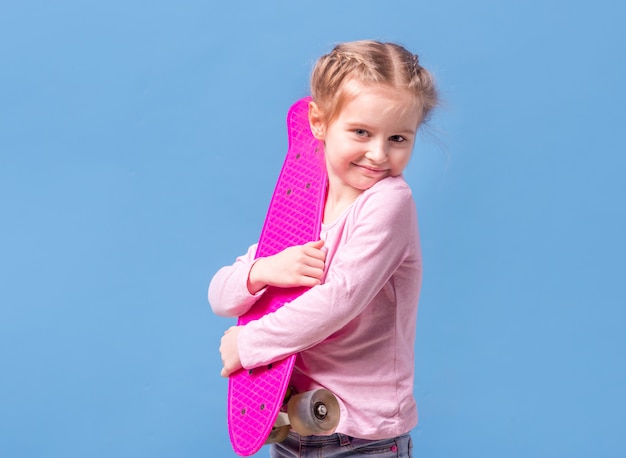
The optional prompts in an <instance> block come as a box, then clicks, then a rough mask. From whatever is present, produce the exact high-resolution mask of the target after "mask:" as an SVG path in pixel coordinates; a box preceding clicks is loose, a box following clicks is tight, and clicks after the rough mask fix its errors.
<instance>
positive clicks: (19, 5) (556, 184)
mask: <svg viewBox="0 0 626 458" xmlns="http://www.w3.org/2000/svg"><path fill="white" fill-rule="evenodd" d="M624 5H625V4H624V3H623V2H620V1H618V0H615V1H608V0H598V1H595V2H581V1H566V0H559V1H557V0H547V1H546V0H541V1H539V0H530V1H511V2H499V1H493V0H492V1H489V0H477V1H473V2H463V1H439V2H418V1H408V0H406V1H392V0H386V1H377V2H374V1H365V0H359V1H316V2H295V1H282V2H280V1H267V2H237V1H232V2H218V3H212V2H204V1H187V2H177V3H175V2H165V1H138V0H126V1H120V0H109V1H108V2H79V1H69V0H63V1H57V2H46V1H23V2H4V3H3V5H2V6H1V7H0V371H1V372H0V374H1V375H0V456H2V457H11V458H20V457H29V458H31V457H33V458H34V457H46V458H47V457H64V458H69V457H91V458H97V457H112V456H115V457H133V458H136V457H213V456H219V457H230V456H233V453H232V451H231V449H230V445H229V441H228V433H227V430H226V420H225V408H226V407H225V405H226V404H225V403H226V401H225V396H226V382H225V380H223V379H221V378H220V377H219V370H220V367H221V364H220V360H219V355H218V352H217V347H218V342H219V339H220V336H221V334H222V331H223V330H224V329H225V328H226V327H227V326H229V325H231V324H232V321H230V320H225V319H220V318H217V317H214V316H212V314H211V312H210V309H209V306H208V304H207V301H206V288H207V285H208V282H209V280H210V278H211V276H212V275H213V273H214V272H215V271H216V270H217V269H218V268H219V267H220V266H222V265H224V264H227V263H230V262H232V261H233V259H234V257H235V256H236V255H238V254H240V253H242V252H243V250H245V248H246V247H247V246H248V244H250V243H252V242H254V241H255V240H256V239H257V237H258V234H259V230H260V228H261V225H262V223H263V218H264V214H265V209H266V206H267V204H268V201H269V198H270V196H271V192H272V189H273V184H274V181H275V179H276V177H277V174H278V170H279V168H280V165H281V164H282V160H283V155H284V153H285V151H286V137H285V135H286V134H285V115H286V112H287V109H288V107H289V105H290V104H291V103H292V102H293V101H294V100H296V99H298V98H300V97H301V96H304V95H306V94H307V84H308V77H309V73H310V70H311V67H312V64H313V62H314V61H315V59H316V58H317V57H318V56H319V55H320V54H322V53H325V52H327V51H329V50H330V49H331V47H332V46H333V45H334V44H335V43H336V42H338V41H345V40H353V39H361V38H375V39H381V40H392V41H398V42H400V43H403V44H404V45H406V46H407V47H409V48H410V49H412V50H414V51H415V52H417V53H419V54H420V56H421V61H422V63H423V64H424V65H426V66H427V67H428V68H430V69H431V70H432V71H433V72H434V74H435V75H436V77H437V78H438V81H439V86H440V89H441V94H442V96H443V98H444V105H443V107H442V109H440V110H439V112H438V113H437V114H436V115H435V116H434V118H433V120H432V123H431V126H430V128H429V129H428V130H427V131H425V132H424V133H423V135H422V136H421V138H420V140H419V142H418V144H417V146H416V150H415V153H414V157H413V159H412V162H411V164H410V165H409V167H408V169H407V171H406V177H407V179H408V181H409V182H410V184H411V186H412V187H413V190H414V194H415V198H416V201H417V205H418V209H419V214H420V227H421V234H422V244H423V251H424V264H425V275H424V287H423V293H422V298H421V301H420V313H419V320H418V338H417V344H416V367H417V373H416V385H415V394H416V396H417V399H418V403H419V412H420V425H419V426H418V427H417V428H416V429H415V430H414V431H413V435H414V439H415V456H418V457H429V458H431V457H451V456H452V457H455V456H467V457H481V458H482V457H502V456H507V457H618V456H620V457H621V456H624V455H623V454H624V449H625V447H624V431H623V428H624V411H625V410H626V402H625V401H626V397H625V395H624V388H625V387H626V377H625V374H626V370H625V365H624V353H625V352H626V337H625V335H626V333H625V332H624V330H625V329H626V313H625V311H624V306H625V304H626V301H625V300H624V294H623V284H624V273H625V269H624V258H625V257H626V246H625V243H624V239H623V236H624V233H625V232H626V227H625V226H626V224H625V219H626V218H625V208H624V207H625V206H624V198H625V186H624V182H625V180H624V176H623V175H624V171H625V166H626V159H625V156H626V155H625V153H626V141H625V140H624V127H623V125H622V124H623V122H624V119H625V118H624V106H625V103H626V91H625V90H624V82H625V81H626V50H625V49H626V48H625V43H626V32H625V30H626V29H625V28H624V23H625V21H626V7H625V6H624ZM266 453H267V452H266V451H264V452H262V453H261V456H265V454H266Z"/></svg>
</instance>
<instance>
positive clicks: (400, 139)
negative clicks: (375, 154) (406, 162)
mask: <svg viewBox="0 0 626 458" xmlns="http://www.w3.org/2000/svg"><path fill="white" fill-rule="evenodd" d="M389 140H391V141H392V142H396V143H402V142H405V141H406V138H404V137H403V136H402V135H392V136H391V137H389Z"/></svg>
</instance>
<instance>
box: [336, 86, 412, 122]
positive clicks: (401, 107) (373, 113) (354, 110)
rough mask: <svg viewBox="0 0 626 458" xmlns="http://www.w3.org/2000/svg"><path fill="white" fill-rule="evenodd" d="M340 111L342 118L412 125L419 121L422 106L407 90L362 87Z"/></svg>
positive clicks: (387, 87)
mask: <svg viewBox="0 0 626 458" xmlns="http://www.w3.org/2000/svg"><path fill="white" fill-rule="evenodd" d="M353 89H358V90H357V91H355V92H352V93H351V97H349V98H348V99H347V100H345V101H344V103H343V104H342V106H341V107H340V109H339V112H338V117H340V118H344V119H345V118H346V117H350V118H354V117H357V118H372V119H378V118H380V119H381V120H382V118H390V119H395V120H396V121H398V122H408V123H410V124H412V123H413V122H415V123H417V122H418V121H419V114H420V113H421V104H420V102H419V100H417V98H416V97H414V96H413V94H411V93H410V92H409V91H408V90H406V89H403V88H402V89H398V88H394V87H391V86H387V85H362V86H361V87H360V88H357V87H354V88H353Z"/></svg>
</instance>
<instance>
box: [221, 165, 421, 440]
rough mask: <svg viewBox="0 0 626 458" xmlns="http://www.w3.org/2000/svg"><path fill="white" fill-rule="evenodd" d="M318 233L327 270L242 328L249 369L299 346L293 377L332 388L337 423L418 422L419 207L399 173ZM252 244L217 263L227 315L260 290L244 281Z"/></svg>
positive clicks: (398, 428) (302, 385) (356, 431)
mask: <svg viewBox="0 0 626 458" xmlns="http://www.w3.org/2000/svg"><path fill="white" fill-rule="evenodd" d="M321 238H322V239H323V240H324V241H325V247H326V249H327V250H328V253H327V255H326V265H325V278H324V281H323V283H322V284H321V285H319V286H316V287H314V288H311V289H310V290H308V291H307V292H305V293H304V294H303V295H302V296H300V297H298V298H297V299H295V300H294V301H292V302H290V303H288V304H285V305H284V306H283V307H282V308H280V309H279V310H277V311H276V312H274V313H272V314H269V315H266V316H264V317H263V318H261V319H259V320H257V321H253V322H251V323H248V324H247V325H246V326H245V327H244V328H243V329H242V331H241V333H240V334H239V340H238V348H239V356H240V359H241V363H242V365H243V367H244V368H246V369H251V368H254V367H258V366H261V365H266V364H269V363H271V362H274V361H277V360H280V359H282V358H284V357H286V356H288V355H290V354H294V353H298V357H297V358H296V364H295V369H294V372H293V376H292V380H291V385H292V386H293V387H294V388H295V389H296V390H297V391H298V392H302V391H307V390H310V389H314V388H320V387H322V388H326V389H328V390H330V391H331V392H333V393H334V394H335V395H336V396H337V398H338V400H339V404H340V408H341V419H340V422H339V425H338V427H337V429H336V432H340V433H343V434H346V435H349V436H353V437H359V438H363V439H384V438H391V437H395V436H398V435H401V434H404V433H406V432H408V431H410V430H411V429H412V428H413V427H414V426H415V425H416V424H417V409H416V404H415V400H414V398H413V372H414V342H415V325H416V317H417V302H418V297H419V291H420V286H421V278H422V260H421V251H420V245H419V236H418V227H417V214H416V210H415V203H414V201H413V198H412V195H411V190H410V188H409V186H408V185H407V184H406V182H405V181H404V179H403V178H402V177H390V178H386V179H384V180H382V181H380V182H378V183H376V184H375V185H374V186H372V187H371V188H370V189H368V190H366V191H364V192H363V193H362V194H361V195H360V196H359V197H358V198H357V199H356V200H355V201H354V202H353V203H352V205H351V206H350V207H349V208H348V209H347V210H346V211H345V212H344V213H343V214H342V215H341V216H340V217H339V218H338V219H337V220H336V221H334V222H333V223H332V224H327V225H326V224H324V225H323V226H322V230H321ZM255 250H256V245H253V246H251V247H250V249H249V250H248V252H247V254H246V255H244V256H241V257H239V258H237V260H236V261H235V263H234V264H233V265H231V266H226V267H223V268H222V269H220V270H219V271H218V272H217V273H216V274H215V276H214V277H213V279H212V281H211V284H210V286H209V302H210V303H211V306H212V308H213V311H214V312H215V313H216V314H218V315H222V316H231V317H234V316H239V315H241V314H243V313H244V312H245V311H247V310H248V309H249V308H250V307H251V306H252V305H253V304H254V303H255V302H256V300H257V299H258V298H259V297H260V296H261V295H262V294H263V292H264V290H262V291H259V292H258V293H257V294H256V295H252V294H250V292H249V291H248V289H247V280H248V274H249V272H250V268H251V267H252V264H253V261H254V253H255Z"/></svg>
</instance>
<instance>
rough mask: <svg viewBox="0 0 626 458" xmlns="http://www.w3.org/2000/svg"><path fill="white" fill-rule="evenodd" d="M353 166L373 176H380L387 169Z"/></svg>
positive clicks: (360, 165)
mask: <svg viewBox="0 0 626 458" xmlns="http://www.w3.org/2000/svg"><path fill="white" fill-rule="evenodd" d="M353 164H354V163H353ZM354 165H355V166H356V167H359V168H360V169H363V170H365V171H366V172H369V173H373V174H375V175H381V174H384V173H386V172H387V169H379V168H377V167H371V166H368V165H362V164H354Z"/></svg>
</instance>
